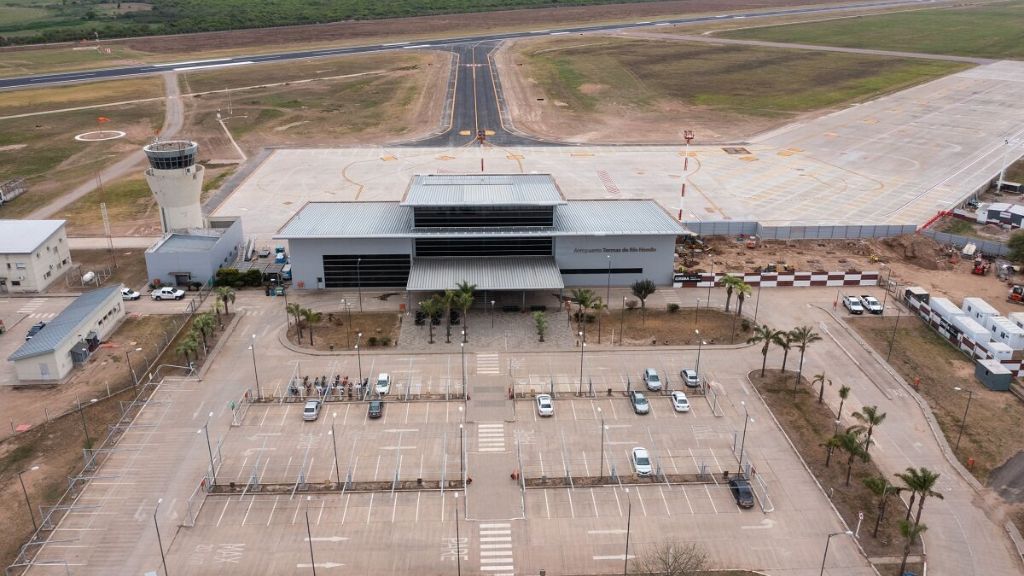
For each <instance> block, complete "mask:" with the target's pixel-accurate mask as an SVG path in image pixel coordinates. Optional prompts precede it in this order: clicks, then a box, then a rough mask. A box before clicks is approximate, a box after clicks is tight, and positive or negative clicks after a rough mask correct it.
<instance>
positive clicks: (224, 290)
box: [217, 286, 235, 314]
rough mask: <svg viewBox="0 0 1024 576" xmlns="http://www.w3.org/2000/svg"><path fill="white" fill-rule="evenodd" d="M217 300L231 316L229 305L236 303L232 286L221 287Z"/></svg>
mask: <svg viewBox="0 0 1024 576" xmlns="http://www.w3.org/2000/svg"><path fill="white" fill-rule="evenodd" d="M217 299H218V300H220V301H221V302H223V303H224V313H225V314H229V313H230V312H229V311H228V303H229V302H230V303H232V304H234V303H235V291H234V289H232V288H231V287H230V286H220V287H218V288H217Z"/></svg>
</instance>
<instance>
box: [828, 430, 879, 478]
mask: <svg viewBox="0 0 1024 576" xmlns="http://www.w3.org/2000/svg"><path fill="white" fill-rule="evenodd" d="M863 433H864V429H863V428H861V427H860V426H851V427H849V428H847V429H846V430H845V431H843V432H841V433H839V434H837V435H836V436H838V437H839V440H838V445H837V446H836V448H839V449H840V450H842V451H843V452H846V454H847V455H848V457H847V459H846V485H847V486H849V485H850V475H851V474H852V473H853V461H854V460H856V459H857V458H860V459H861V461H863V462H867V461H868V460H871V455H870V454H868V451H867V450H865V449H864V442H863V441H862V440H861V437H860V435H861V434H863Z"/></svg>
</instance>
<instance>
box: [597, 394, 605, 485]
mask: <svg viewBox="0 0 1024 576" xmlns="http://www.w3.org/2000/svg"><path fill="white" fill-rule="evenodd" d="M597 414H598V415H599V416H600V417H601V468H600V472H599V473H598V477H600V478H604V413H603V412H601V407H600V406H598V407H597Z"/></svg>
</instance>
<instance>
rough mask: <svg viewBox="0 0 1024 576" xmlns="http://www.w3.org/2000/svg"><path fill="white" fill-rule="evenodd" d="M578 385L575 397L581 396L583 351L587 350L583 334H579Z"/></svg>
mask: <svg viewBox="0 0 1024 576" xmlns="http://www.w3.org/2000/svg"><path fill="white" fill-rule="evenodd" d="M579 334H580V385H579V388H577V390H576V395H577V396H582V395H583V351H584V350H585V349H586V348H587V343H586V342H584V341H583V332H580V333H579Z"/></svg>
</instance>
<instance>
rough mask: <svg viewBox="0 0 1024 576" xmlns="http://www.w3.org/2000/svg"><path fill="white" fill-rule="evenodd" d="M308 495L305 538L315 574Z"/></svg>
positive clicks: (314, 573)
mask: <svg viewBox="0 0 1024 576" xmlns="http://www.w3.org/2000/svg"><path fill="white" fill-rule="evenodd" d="M309 499H310V497H309V496H306V510H305V513H306V540H308V541H309V566H310V568H312V569H313V576H316V560H314V559H313V531H312V530H310V528H309Z"/></svg>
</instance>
